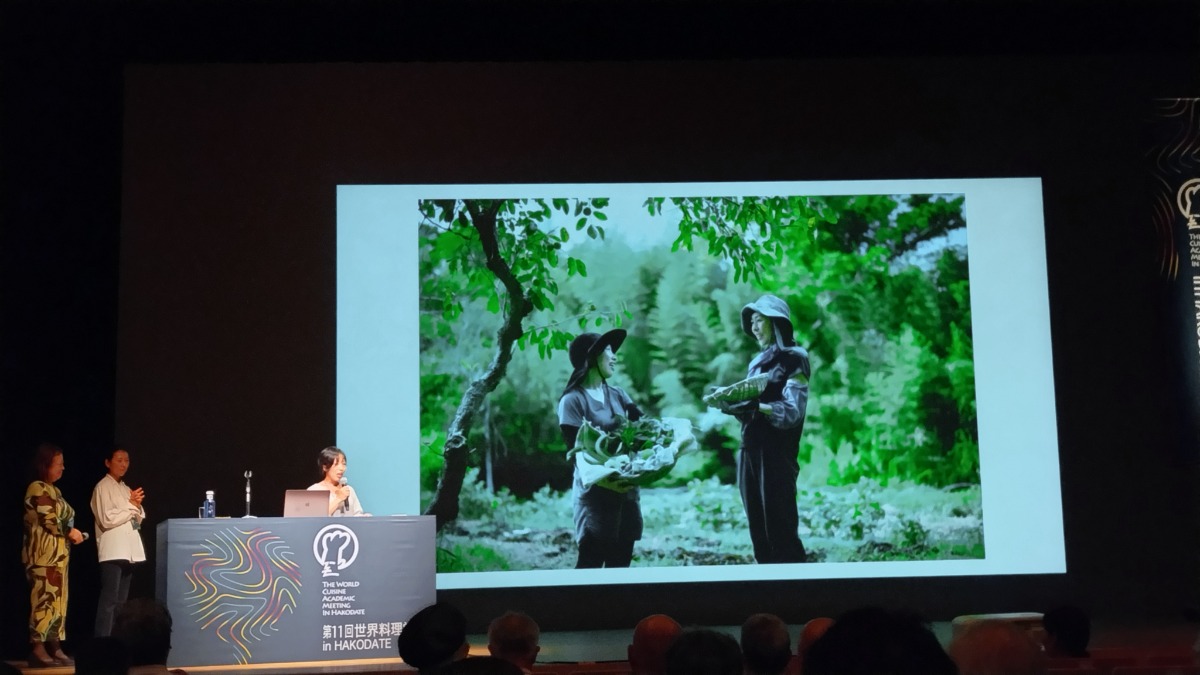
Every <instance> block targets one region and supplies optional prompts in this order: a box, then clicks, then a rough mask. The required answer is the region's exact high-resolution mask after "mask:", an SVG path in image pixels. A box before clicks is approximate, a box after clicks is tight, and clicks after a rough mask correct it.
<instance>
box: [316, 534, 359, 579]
mask: <svg viewBox="0 0 1200 675" xmlns="http://www.w3.org/2000/svg"><path fill="white" fill-rule="evenodd" d="M313 556H314V557H316V559H317V562H318V563H319V564H320V565H321V576H323V577H336V576H341V575H340V574H339V571H340V570H344V569H346V568H347V567H349V566H350V565H352V564H354V559H355V558H357V557H358V536H357V535H355V534H354V530H351V529H350V528H348V527H346V526H345V525H326V526H325V527H322V528H321V529H320V531H318V532H317V536H316V537H314V538H313Z"/></svg>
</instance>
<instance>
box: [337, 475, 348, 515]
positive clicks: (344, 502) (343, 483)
mask: <svg viewBox="0 0 1200 675" xmlns="http://www.w3.org/2000/svg"><path fill="white" fill-rule="evenodd" d="M348 485H349V483H347V482H346V477H345V476H342V477H341V478H339V479H338V487H346V486H348ZM349 508H350V497H349V496H348V495H347V497H346V498H345V499H343V500H342V504H341V505H340V506H338V510H339V511H345V510H346V509H349Z"/></svg>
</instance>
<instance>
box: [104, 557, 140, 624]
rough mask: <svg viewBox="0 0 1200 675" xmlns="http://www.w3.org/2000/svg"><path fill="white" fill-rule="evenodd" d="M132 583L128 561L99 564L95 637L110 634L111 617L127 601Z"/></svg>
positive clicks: (107, 561)
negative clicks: (98, 596)
mask: <svg viewBox="0 0 1200 675" xmlns="http://www.w3.org/2000/svg"><path fill="white" fill-rule="evenodd" d="M131 581H133V563H131V562H129V561H128V560H105V561H104V562H101V563H100V599H99V600H98V601H97V603H96V629H95V635H96V637H107V636H109V635H111V634H112V627H113V617H114V616H116V613H117V608H118V607H120V606H121V605H123V604H125V601H126V600H128V599H129V583H130V582H131Z"/></svg>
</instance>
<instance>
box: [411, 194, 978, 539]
mask: <svg viewBox="0 0 1200 675" xmlns="http://www.w3.org/2000/svg"><path fill="white" fill-rule="evenodd" d="M644 206H645V212H646V213H647V214H649V215H648V216H647V217H649V218H651V219H666V218H672V219H675V220H672V221H671V222H672V223H673V224H672V225H669V226H668V227H670V228H671V231H672V233H673V235H672V237H671V238H670V239H671V241H670V243H669V244H664V245H662V246H659V247H644V246H642V247H638V246H636V244H637V241H636V240H637V238H636V236H628V235H629V233H630V232H631V231H632V230H631V229H629V228H628V227H627V229H625V230H623V232H624V233H625V234H624V235H622V234H620V232H622V230H615V229H613V226H612V225H611V221H610V220H609V215H610V214H609V213H606V211H607V210H608V204H607V202H606V201H605V200H601V199H593V200H588V199H572V200H568V199H550V200H536V199H531V200H519V201H518V200H470V201H463V200H457V201H454V200H450V201H445V200H442V201H427V202H421V204H420V218H421V223H422V225H421V233H422V244H421V247H420V252H421V261H420V263H421V283H422V287H421V297H422V301H421V306H422V316H421V361H420V368H421V382H422V386H421V428H422V467H421V471H422V485H423V487H425V488H426V489H431V488H432V486H433V484H434V481H435V480H436V470H437V466H438V463H439V462H440V448H441V445H442V443H443V442H444V431H445V429H446V427H447V425H448V424H449V421H450V419H452V416H453V414H454V411H455V410H456V408H457V406H458V405H459V403H460V400H461V397H462V392H463V390H464V388H465V387H466V385H467V384H468V383H469V382H470V380H471V379H472V378H473V377H476V376H478V374H479V373H480V372H482V370H483V369H484V368H485V366H486V365H487V363H489V362H490V360H491V359H492V358H493V357H494V356H495V354H494V351H495V347H494V343H495V332H496V330H497V328H498V326H499V325H500V322H501V315H502V313H503V312H504V311H505V310H506V307H507V306H508V304H509V303H511V302H512V299H511V298H509V297H507V295H506V294H505V293H504V289H503V287H502V286H501V285H500V284H499V283H498V282H497V280H496V279H495V278H494V277H493V276H492V275H491V273H490V272H489V271H488V270H487V266H486V263H487V260H486V255H485V253H484V252H483V250H482V248H481V244H480V241H479V238H478V236H474V235H473V234H472V232H473V231H474V230H473V229H468V227H469V226H470V225H471V224H472V223H473V222H475V219H476V218H478V217H479V216H481V215H482V216H486V215H487V214H488V213H494V214H495V218H496V228H497V241H498V244H499V246H500V249H501V251H500V253H501V254H502V255H503V256H504V257H505V259H506V260H507V259H509V257H510V256H511V258H512V260H510V263H511V264H512V265H513V270H514V273H515V274H516V275H517V276H518V278H519V280H520V281H521V283H522V285H523V286H524V287H527V288H529V289H530V290H531V292H530V296H529V300H530V302H531V303H533V304H534V306H535V308H536V310H537V311H535V312H534V313H533V314H532V315H531V317H530V318H529V319H527V321H526V326H525V335H524V336H522V337H521V338H520V340H519V341H518V343H517V350H516V351H515V352H514V354H513V360H512V362H511V363H510V364H509V367H508V372H507V375H506V377H505V379H504V380H503V381H502V382H501V383H500V385H499V386H498V387H497V389H496V390H495V391H494V392H492V394H491V395H490V396H489V397H488V403H487V404H488V406H489V413H488V416H487V417H488V420H489V421H488V422H487V423H485V424H483V425H481V429H480V430H479V431H478V432H477V433H475V434H473V435H472V436H471V439H470V441H471V445H472V447H473V448H474V449H475V451H474V452H473V453H472V455H471V462H472V465H473V466H481V465H482V462H483V458H484V457H485V456H486V455H488V454H490V456H491V457H492V458H493V461H494V462H496V463H497V464H498V465H499V466H501V467H505V466H510V467H517V468H516V469H514V470H516V471H519V472H520V473H521V474H522V476H524V477H528V478H529V480H531V481H532V482H533V484H534V485H537V486H545V485H551V484H553V485H555V486H556V489H563V488H564V487H565V485H566V481H567V480H569V476H570V465H569V464H567V463H566V461H565V453H566V448H565V447H564V446H563V442H562V438H561V432H560V429H559V428H558V423H557V416H556V414H555V409H556V404H557V401H558V397H559V395H560V394H561V392H562V388H563V386H564V385H565V383H566V380H567V377H568V375H569V373H570V371H571V367H570V363H569V362H568V359H567V357H566V354H565V348H566V346H567V345H568V344H569V342H570V340H571V339H573V338H574V336H575V335H577V334H578V333H579V332H582V331H584V330H588V331H595V332H603V331H605V330H608V329H610V328H613V327H618V326H619V327H622V328H625V329H626V330H628V337H627V339H626V341H625V343H624V344H623V345H622V347H621V349H620V350H619V354H618V358H619V361H620V365H619V368H618V372H617V375H616V377H615V378H614V379H613V380H612V381H611V383H612V384H614V385H617V386H620V387H622V388H624V389H625V390H626V391H627V392H628V393H629V394H630V396H631V397H632V398H633V399H634V401H635V402H636V403H637V404H638V405H639V406H640V407H641V408H642V409H643V410H644V411H645V412H646V413H647V414H649V415H651V416H655V417H662V416H678V417H685V418H688V419H691V420H693V423H694V424H695V425H696V428H697V429H698V432H697V438H698V439H699V440H700V443H701V446H702V447H701V449H700V450H699V451H697V452H696V453H693V454H691V455H686V456H685V457H683V458H681V459H680V461H679V463H678V464H677V466H676V468H675V469H674V470H673V472H672V473H671V474H670V475H668V476H667V477H666V478H665V479H663V480H662V481H660V482H659V483H657V485H660V486H663V485H672V486H682V485H691V484H692V483H691V481H693V479H698V480H700V481H701V482H702V483H707V482H708V481H710V480H716V481H718V482H720V483H722V484H723V485H728V484H729V483H730V482H732V480H733V471H732V466H733V465H732V462H733V456H734V455H733V452H734V450H736V448H737V446H738V443H739V441H740V438H739V436H740V427H739V425H738V424H737V423H736V421H734V420H733V419H732V418H730V417H728V416H724V415H721V414H719V413H716V412H715V411H712V410H710V409H708V408H707V406H705V405H704V404H703V403H702V402H701V401H700V398H701V396H702V395H703V394H704V393H705V390H706V389H707V388H708V387H709V386H712V385H727V384H730V383H732V382H736V381H737V380H740V379H742V378H744V377H745V376H746V364H747V363H748V362H749V361H750V358H751V357H752V356H753V354H754V352H755V350H756V346H755V345H754V344H753V342H752V340H751V339H750V338H749V337H748V336H746V335H745V334H744V333H743V332H742V328H741V309H742V306H743V305H744V304H745V303H747V302H749V301H750V300H753V299H754V298H756V297H757V296H758V295H761V294H762V293H773V294H775V295H778V296H780V297H782V298H783V299H784V300H786V301H787V302H788V304H789V306H790V307H791V309H792V318H793V323H794V326H795V330H796V339H797V342H798V343H799V344H801V345H802V346H805V347H807V348H808V350H809V352H810V358H811V361H812V366H813V374H812V378H811V381H810V383H809V392H810V393H809V401H808V418H807V421H806V424H805V433H804V436H803V439H802V445H801V449H800V458H801V464H802V480H803V481H805V484H806V485H814V486H817V485H825V486H828V485H833V486H848V487H854V486H857V485H859V484H860V482H861V481H863V480H868V481H874V482H877V483H879V484H883V485H893V484H906V483H909V482H912V483H921V484H926V485H932V486H947V485H956V484H976V483H978V481H979V450H978V440H979V439H978V430H977V418H976V407H975V382H974V356H973V345H972V337H971V323H970V319H971V314H970V289H969V283H968V265H967V258H966V253H965V249H964V248H963V246H962V244H961V242H962V241H964V240H965V239H964V238H963V237H962V228H963V226H964V223H965V221H964V219H963V210H962V209H963V200H962V197H961V196H958V195H851V196H829V197H799V196H762V197H746V198H675V199H668V198H661V199H651V200H648V201H647V202H646V204H645V205H644ZM535 297H536V299H535ZM498 313H499V314H498ZM439 431H441V432H442V435H439V434H438V432H439ZM559 456H563V459H562V460H561V461H560V460H559V459H558V457H559ZM468 482H469V483H471V485H470V486H468V487H464V497H463V501H464V504H465V503H466V502H471V504H469V507H470V508H471V509H477V510H479V511H481V512H483V511H486V512H490V513H491V517H493V518H497V519H501V518H507V517H509V515H511V514H506V513H505V511H504V509H505V508H506V507H504V500H503V499H501V500H499V501H496V500H495V499H494V497H495V495H491V494H490V493H487V492H486V489H483V488H482V487H479V486H482V483H477V482H471V481H468ZM477 487H478V488H479V489H480V490H483V493H484V494H474V493H472V494H468V491H473V490H476V488H477ZM533 489H534V490H536V488H533ZM681 489H682V488H681ZM501 492H503V485H502V486H501ZM523 494H526V495H528V494H529V492H524V493H523ZM735 496H736V495H735ZM699 498H700V499H701V500H703V499H706V498H708V497H703V496H702V497H699ZM705 509H708V510H707V511H706V510H705ZM698 513H710V514H716V515H711V516H705V517H706V518H710V519H711V520H712V522H713V523H718V522H723V521H722V518H724V516H723V515H721V514H723V513H724V512H723V511H721V510H720V509H715V507H714V506H713V505H707V506H705V505H704V504H700V506H699V510H698ZM853 513H854V512H853V510H851V511H849V512H846V513H840V512H839V514H838V515H837V519H838V520H839V522H842V523H843V525H839V527H845V528H851V527H852V526H853V525H854V523H855V522H858V523H859V524H860V526H861V532H862V534H863V536H864V537H867V536H869V533H870V532H871V531H872V527H873V523H874V521H873V520H872V519H873V518H874V516H873V515H872V514H874V513H875V511H873V510H872V508H871V506H870V504H869V503H866V504H862V505H860V509H859V513H858V516H857V517H855V516H854V515H853ZM730 517H732V516H730ZM831 517H832V514H831ZM856 518H857V520H856ZM855 533H856V532H855V531H852V530H850V529H846V530H845V531H844V532H843V534H844V535H845V536H848V537H853V535H854V534H855ZM891 543H892V544H893V545H895V546H901V547H903V546H904V545H905V544H904V541H903V540H901V539H896V540H895V541H894V542H891ZM967 545H968V544H964V546H967Z"/></svg>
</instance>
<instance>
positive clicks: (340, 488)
mask: <svg viewBox="0 0 1200 675" xmlns="http://www.w3.org/2000/svg"><path fill="white" fill-rule="evenodd" d="M317 468H319V469H320V470H321V481H320V482H319V483H313V484H312V485H309V486H308V489H309V490H327V491H328V492H329V515H331V516H365V515H369V514H367V513H365V512H364V511H363V507H362V502H360V501H358V493H357V492H355V491H354V488H352V487H350V486H349V485H347V484H346V453H344V452H342V451H341V449H340V448H335V447H333V446H332V445H331V446H329V447H328V448H325V449H324V450H322V451H321V453H320V454H319V455H317Z"/></svg>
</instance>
